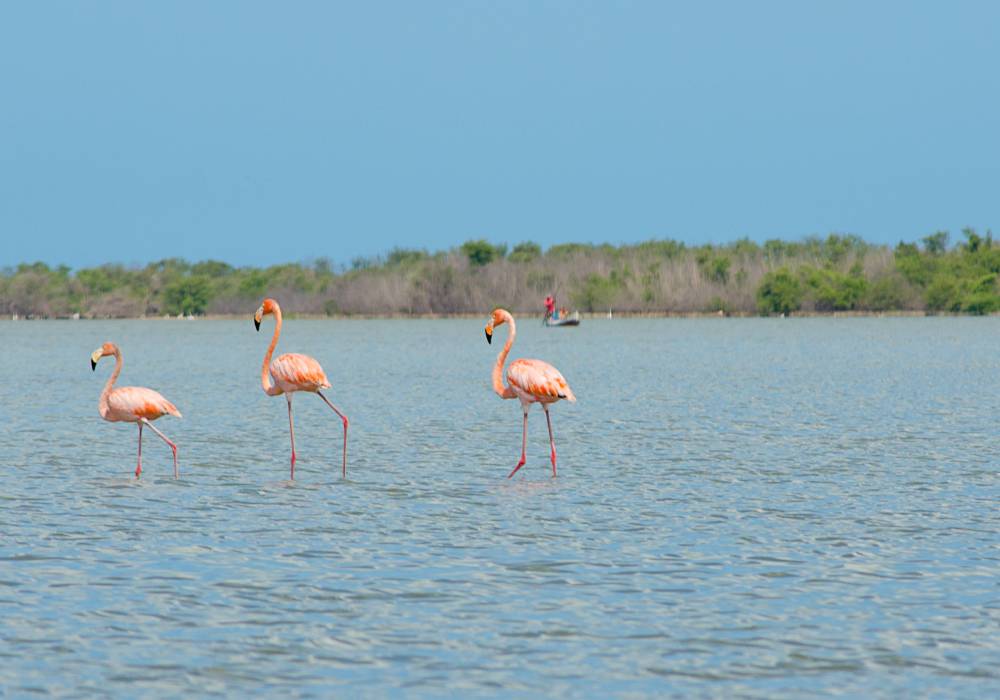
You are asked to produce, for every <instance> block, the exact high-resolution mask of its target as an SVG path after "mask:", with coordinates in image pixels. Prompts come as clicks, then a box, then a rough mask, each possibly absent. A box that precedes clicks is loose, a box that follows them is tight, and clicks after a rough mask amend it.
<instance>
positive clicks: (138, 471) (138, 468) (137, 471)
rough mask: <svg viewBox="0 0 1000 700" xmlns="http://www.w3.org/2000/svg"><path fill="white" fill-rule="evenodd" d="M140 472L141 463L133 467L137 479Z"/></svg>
mask: <svg viewBox="0 0 1000 700" xmlns="http://www.w3.org/2000/svg"><path fill="white" fill-rule="evenodd" d="M140 474H142V465H141V464H140V465H139V466H137V467H136V468H135V478H136V479H138V478H139V475H140Z"/></svg>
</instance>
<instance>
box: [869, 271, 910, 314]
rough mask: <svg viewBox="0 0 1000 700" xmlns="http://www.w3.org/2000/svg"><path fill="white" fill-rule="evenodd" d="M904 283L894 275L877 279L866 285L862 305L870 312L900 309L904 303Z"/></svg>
mask: <svg viewBox="0 0 1000 700" xmlns="http://www.w3.org/2000/svg"><path fill="white" fill-rule="evenodd" d="M904 284H905V282H903V280H902V278H900V277H898V276H896V275H886V276H884V277H879V278H878V279H876V280H875V281H873V282H872V283H871V284H869V285H868V291H867V293H866V294H865V297H864V300H863V302H862V303H863V305H864V306H865V307H866V308H868V309H871V310H872V311H891V310H895V309H902V308H903V306H904V304H905V303H906V302H905V300H906V292H905V287H904Z"/></svg>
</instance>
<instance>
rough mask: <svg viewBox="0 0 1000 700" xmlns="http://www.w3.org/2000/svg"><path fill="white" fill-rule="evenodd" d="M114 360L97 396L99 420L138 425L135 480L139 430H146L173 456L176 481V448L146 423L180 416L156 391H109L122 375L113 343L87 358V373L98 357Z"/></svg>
mask: <svg viewBox="0 0 1000 700" xmlns="http://www.w3.org/2000/svg"><path fill="white" fill-rule="evenodd" d="M108 356H114V358H115V371H114V372H112V373H111V376H110V377H109V378H108V383H107V384H105V385H104V390H103V391H102V392H101V398H100V401H98V403H97V410H98V412H99V413H100V414H101V418H103V419H104V420H106V421H109V422H112V423H117V422H119V421H125V422H127V423H138V424H139V463H138V464H137V465H136V467H135V478H136V479H138V478H139V475H140V474H142V428H143V426H149V429H150V430H152V431H153V432H154V433H156V434H157V435H159V436H160V438H161V439H162V440H163V441H164V442H165V443H167V444H168V445H170V450H171V452H173V453H174V478H175V479H176V478H177V445H175V444H174V443H173V442H171V441H170V438H168V437H167V436H166V435H164V434H163V433H161V432H160V431H159V430H157V429H156V428H155V427H154V426H153V424H152V423H150V421H154V420H156V419H157V418H159V417H160V416H165V415H167V414H170V415H171V416H177V417H178V418H180V417H181V412H180V411H178V410H177V407H176V406H174V405H173V404H172V403H170V402H169V401H167V400H166V399H165V398H163V395H162V394H160V392H158V391H153V390H152V389H147V388H146V387H144V386H123V387H120V388H118V389H112V388H111V387H112V386H113V385H114V383H115V380H116V379H118V375H119V374H120V373H121V371H122V353H121V351H120V350H119V349H118V346H117V345H115V344H114V343H104V345H102V346H101V347H99V348H97V350H94V352H92V353H91V354H90V369H91V370H94V371H96V370H97V362H98V360H100V359H101V358H102V357H108Z"/></svg>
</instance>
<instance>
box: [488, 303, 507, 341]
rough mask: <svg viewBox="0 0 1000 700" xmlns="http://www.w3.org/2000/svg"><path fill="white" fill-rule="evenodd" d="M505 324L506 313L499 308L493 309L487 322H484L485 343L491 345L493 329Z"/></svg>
mask: <svg viewBox="0 0 1000 700" xmlns="http://www.w3.org/2000/svg"><path fill="white" fill-rule="evenodd" d="M504 323H507V312H506V311H504V310H503V309H501V308H496V309H493V313H492V314H490V318H489V320H488V321H487V322H486V328H485V331H486V342H487V343H490V344H491V345H492V344H493V329H494V328H496V327H497V326H501V325H503V324H504Z"/></svg>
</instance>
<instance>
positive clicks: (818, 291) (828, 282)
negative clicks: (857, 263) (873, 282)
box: [801, 266, 868, 311]
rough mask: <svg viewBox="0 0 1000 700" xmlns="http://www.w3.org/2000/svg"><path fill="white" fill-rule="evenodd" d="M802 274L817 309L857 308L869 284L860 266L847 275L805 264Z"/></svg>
mask: <svg viewBox="0 0 1000 700" xmlns="http://www.w3.org/2000/svg"><path fill="white" fill-rule="evenodd" d="M801 274H802V278H803V280H804V281H805V284H806V287H807V288H808V289H809V292H810V296H811V297H812V298H813V301H814V302H815V305H816V310H817V311H847V310H850V309H855V308H857V307H858V305H859V303H860V301H861V299H862V297H863V296H864V294H865V291H866V289H867V286H868V283H867V281H866V280H865V278H864V277H863V276H862V272H861V269H860V268H859V267H855V268H853V269H852V272H851V274H849V275H845V274H844V273H842V272H837V271H836V270H832V269H830V268H814V267H809V266H805V267H803V268H802V270H801Z"/></svg>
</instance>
